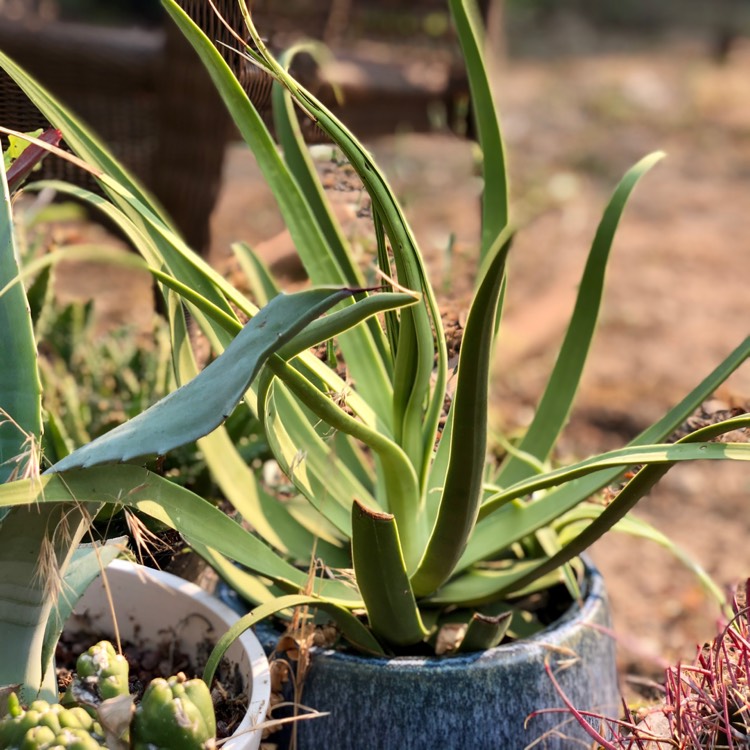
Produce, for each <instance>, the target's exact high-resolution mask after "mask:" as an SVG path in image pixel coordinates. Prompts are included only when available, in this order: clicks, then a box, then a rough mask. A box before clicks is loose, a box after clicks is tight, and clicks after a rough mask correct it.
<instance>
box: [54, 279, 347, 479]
mask: <svg viewBox="0 0 750 750" xmlns="http://www.w3.org/2000/svg"><path fill="white" fill-rule="evenodd" d="M351 294H352V292H351V291H350V290H330V289H313V290H308V291H305V292H298V293H297V294H292V295H284V296H279V297H276V298H275V299H273V300H272V301H271V302H270V303H269V304H268V305H267V306H266V307H265V308H263V310H261V311H260V312H259V313H258V314H257V315H256V316H255V317H254V318H252V319H251V320H250V322H248V323H247V325H246V326H245V327H244V328H243V330H242V331H241V332H240V333H239V334H237V336H236V338H235V339H234V340H233V341H232V343H231V344H230V345H229V346H228V347H227V348H226V349H225V350H224V352H223V353H222V354H221V355H220V356H219V357H218V358H217V359H215V360H214V361H213V362H211V364H209V365H208V367H206V368H205V370H203V371H202V372H201V373H200V374H199V375H197V376H196V377H195V378H193V380H191V381H190V382H189V383H187V384H186V385H184V386H182V387H181V388H179V389H178V390H176V391H174V392H173V393H170V394H169V395H168V396H166V397H165V398H163V399H161V400H160V401H159V402H157V403H156V404H154V405H153V406H151V407H150V408H149V409H147V410H146V411H144V412H142V413H141V414H139V415H138V416H137V417H134V418H133V419H131V420H129V421H128V422H125V423H124V424H122V425H120V426H119V427H116V428H115V429H113V430H111V431H110V432H108V433H106V434H104V435H102V436H101V437H100V438H98V439H96V440H94V441H92V442H91V443H89V444H88V445H85V446H83V447H82V448H79V449H78V450H76V451H74V452H73V453H71V454H70V455H69V456H67V457H66V458H64V459H63V460H62V461H60V462H59V463H57V464H56V465H55V466H53V467H52V469H51V471H57V472H60V471H65V470H67V469H71V468H74V467H78V466H81V467H85V466H93V465H95V464H102V463H108V462H113V461H129V460H131V459H133V458H137V457H140V456H145V455H151V454H156V455H163V454H164V453H166V452H167V451H169V450H172V449H173V448H176V447H178V446H180V445H185V444H186V443H189V442H191V441H192V440H197V439H198V438H200V437H203V436H204V435H207V434H208V433H209V432H211V430H213V429H214V428H216V427H218V426H219V425H220V424H221V423H222V422H223V421H224V420H225V419H226V418H227V417H228V416H229V414H230V413H231V412H232V410H233V409H234V408H235V406H236V405H237V404H238V403H239V402H240V401H241V400H242V397H243V395H244V394H245V391H247V389H248V388H249V386H250V384H251V383H252V381H253V379H254V378H255V376H256V374H257V373H258V371H259V370H260V368H261V366H262V365H263V364H264V362H265V361H266V359H267V358H268V357H270V356H271V355H272V354H273V353H274V352H275V351H276V350H277V349H278V348H279V347H281V346H282V345H283V344H284V343H286V342H288V341H289V340H290V339H291V338H292V337H293V336H294V335H295V334H297V333H299V331H300V330H301V329H302V328H303V327H304V326H305V325H307V323H308V322H309V321H311V320H313V319H315V318H316V317H317V316H318V315H320V314H321V313H323V312H325V310H327V309H328V308H330V307H332V306H333V305H334V304H336V303H337V302H338V301H340V300H341V299H344V298H345V297H347V296H350V295H351Z"/></svg>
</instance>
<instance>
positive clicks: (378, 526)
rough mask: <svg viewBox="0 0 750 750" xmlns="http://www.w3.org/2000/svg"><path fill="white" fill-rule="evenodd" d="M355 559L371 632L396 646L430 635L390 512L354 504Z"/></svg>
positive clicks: (418, 640) (353, 547) (355, 567)
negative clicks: (418, 605)
mask: <svg viewBox="0 0 750 750" xmlns="http://www.w3.org/2000/svg"><path fill="white" fill-rule="evenodd" d="M352 561H353V563H354V574H355V576H356V578H357V586H358V587H359V591H360V593H361V594H362V598H363V599H364V602H365V609H366V610H367V619H368V621H369V626H370V629H371V630H372V632H373V633H374V634H375V635H376V636H377V637H378V639H379V640H381V641H383V642H385V643H389V644H391V645H393V646H412V645H414V644H416V643H420V642H421V641H422V640H424V638H425V636H426V635H427V630H426V629H425V627H424V625H423V623H422V619H421V617H420V615H419V609H418V608H417V602H416V599H415V597H414V592H413V590H412V588H411V584H410V583H409V576H408V573H407V570H406V565H405V562H404V556H403V554H402V552H401V542H400V538H399V532H398V524H397V522H396V520H395V518H394V517H393V516H392V515H391V514H388V513H378V512H375V511H373V510H370V509H369V508H366V507H365V506H364V505H362V503H360V502H358V501H357V500H356V499H355V501H354V504H353V506H352Z"/></svg>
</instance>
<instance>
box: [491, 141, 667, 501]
mask: <svg viewBox="0 0 750 750" xmlns="http://www.w3.org/2000/svg"><path fill="white" fill-rule="evenodd" d="M663 156H664V154H663V153H661V152H657V153H654V154H651V155H650V156H647V157H645V158H644V159H641V161H639V162H638V164H636V165H635V166H634V167H632V168H631V169H630V170H628V172H627V174H626V175H625V176H624V177H623V178H622V180H621V181H620V183H619V185H618V186H617V188H616V189H615V192H614V194H613V196H612V198H611V200H610V201H609V203H608V205H607V208H606V209H605V211H604V215H603V216H602V220H601V222H600V224H599V227H598V229H597V231H596V236H595V237H594V241H593V243H592V245H591V252H590V253H589V257H588V260H587V261H586V267H585V269H584V272H583V276H582V277H581V283H580V286H579V288H578V296H577V299H576V304H575V308H574V310H573V315H572V317H571V319H570V323H569V325H568V330H567V333H566V334H565V339H564V341H563V344H562V347H561V348H560V353H559V355H558V357H557V362H556V363H555V367H554V369H553V371H552V374H551V375H550V378H549V380H548V382H547V386H546V388H545V390H544V395H543V396H542V399H541V401H540V402H539V406H538V408H537V410H536V413H535V415H534V419H533V421H532V422H531V425H529V428H528V430H527V431H526V434H525V435H524V437H523V440H522V441H521V444H520V445H519V446H518V448H519V450H520V451H523V452H525V453H528V454H530V455H532V456H535V457H536V458H537V459H539V460H540V461H546V460H547V458H548V457H549V454H550V452H551V450H552V448H553V447H554V445H555V444H556V442H557V439H558V436H559V435H560V432H561V431H562V429H563V427H565V424H566V423H567V421H568V416H569V414H570V410H571V408H572V406H573V400H574V398H575V395H576V392H577V391H578V384H579V382H580V379H581V374H582V372H583V367H584V364H585V362H586V359H587V357H588V353H589V349H590V347H591V341H592V339H593V337H594V332H595V330H596V324H597V320H598V318H599V309H600V305H601V299H602V293H603V291H604V279H605V271H606V268H607V261H608V259H609V253H610V249H611V247H612V243H613V241H614V238H615V232H616V231H617V225H618V224H619V222H620V217H621V216H622V212H623V211H624V209H625V206H626V204H627V201H628V198H629V197H630V194H631V193H632V191H633V188H635V186H636V184H637V183H638V181H639V180H640V179H641V177H643V175H644V174H646V172H648V170H649V169H651V167H653V166H654V164H656V162H657V161H659V160H660V159H661V158H662V157H663ZM531 473H532V472H531V468H530V467H529V465H528V463H525V462H524V461H521V460H519V459H518V458H515V457H513V456H511V457H510V460H508V462H507V463H506V464H505V466H503V467H502V468H501V470H500V472H499V473H498V476H497V482H498V484H500V485H501V486H506V487H507V486H508V485H510V484H514V483H515V482H518V481H519V480H521V479H525V478H526V477H528V476H529V475H530V474H531Z"/></svg>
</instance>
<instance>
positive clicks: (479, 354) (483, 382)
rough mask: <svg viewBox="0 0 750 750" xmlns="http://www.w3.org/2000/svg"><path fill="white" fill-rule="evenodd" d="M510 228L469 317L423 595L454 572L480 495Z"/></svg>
mask: <svg viewBox="0 0 750 750" xmlns="http://www.w3.org/2000/svg"><path fill="white" fill-rule="evenodd" d="M509 249H510V233H509V232H504V233H502V234H501V235H500V236H499V237H498V238H497V241H496V243H495V244H494V245H493V247H492V249H491V250H490V253H489V254H488V255H487V258H486V260H485V264H484V267H483V270H482V272H481V274H480V282H479V286H478V289H477V293H476V295H475V297H474V300H473V302H472V305H471V309H470V310H469V315H468V318H467V320H466V327H465V330H464V335H463V339H462V342H461V352H460V354H459V362H458V375H457V381H456V392H455V395H454V400H453V404H452V405H451V412H452V415H451V417H452V429H451V430H450V433H449V434H450V441H451V444H450V453H449V459H448V466H447V471H446V476H445V486H444V488H443V491H442V496H441V498H440V505H439V508H438V512H437V518H436V520H435V523H434V527H433V529H432V533H431V536H430V539H429V542H428V543H427V547H426V549H425V552H424V556H423V557H422V560H421V561H420V563H419V567H418V568H417V570H416V572H415V573H414V575H413V576H412V578H411V582H412V586H413V587H414V591H415V592H416V593H417V595H418V596H425V595H427V594H429V593H431V592H433V591H434V590H435V589H437V588H438V587H439V586H440V585H441V584H442V583H444V582H445V581H446V580H447V579H448V578H449V576H450V575H451V573H452V571H453V568H454V567H455V564H456V563H457V562H458V560H459V559H460V557H461V555H462V554H463V551H464V549H465V547H466V543H467V541H468V540H469V538H470V537H471V534H472V531H473V529H474V524H475V523H476V520H477V514H478V512H479V503H480V502H481V499H482V485H483V479H484V470H485V463H486V452H487V411H488V408H489V407H488V392H489V370H490V360H491V355H492V348H493V342H494V334H495V315H496V312H497V304H498V298H499V294H500V290H501V288H502V283H503V276H504V272H505V261H506V258H507V256H508V250H509Z"/></svg>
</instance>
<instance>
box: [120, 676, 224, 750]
mask: <svg viewBox="0 0 750 750" xmlns="http://www.w3.org/2000/svg"><path fill="white" fill-rule="evenodd" d="M215 737H216V718H215V715H214V709H213V702H212V700H211V693H210V691H209V689H208V686H207V685H206V683H205V682H203V680H198V679H196V680H188V679H187V677H186V676H185V675H184V674H183V673H182V672H180V673H178V674H177V675H176V676H174V677H170V678H169V679H167V680H165V679H162V678H156V679H154V680H152V681H151V683H150V684H149V686H148V687H147V688H146V692H145V693H144V694H143V698H142V700H141V702H140V704H139V705H138V707H137V708H136V712H135V716H134V718H133V723H132V725H131V745H132V748H133V750H208V749H209V748H213V747H214V739H215Z"/></svg>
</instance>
